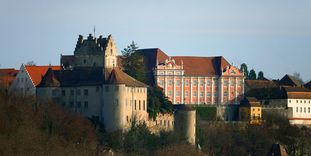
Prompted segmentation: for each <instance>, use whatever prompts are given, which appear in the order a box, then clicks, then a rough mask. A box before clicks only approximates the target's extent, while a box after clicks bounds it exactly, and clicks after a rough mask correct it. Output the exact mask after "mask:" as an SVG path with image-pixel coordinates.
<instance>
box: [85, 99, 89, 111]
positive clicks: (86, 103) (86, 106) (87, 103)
mask: <svg viewBox="0 0 311 156" xmlns="http://www.w3.org/2000/svg"><path fill="white" fill-rule="evenodd" d="M84 108H85V109H87V108H89V102H87V101H85V102H84Z"/></svg>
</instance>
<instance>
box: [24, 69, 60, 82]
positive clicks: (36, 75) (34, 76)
mask: <svg viewBox="0 0 311 156" xmlns="http://www.w3.org/2000/svg"><path fill="white" fill-rule="evenodd" d="M49 67H51V68H52V69H53V70H60V69H61V67H60V66H25V68H26V71H27V72H28V74H29V76H30V78H31V80H32V82H33V84H34V85H35V86H37V85H38V84H39V83H40V82H41V80H42V77H43V76H44V75H45V73H46V72H47V70H48V69H49Z"/></svg>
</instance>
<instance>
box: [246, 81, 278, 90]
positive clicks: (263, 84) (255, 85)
mask: <svg viewBox="0 0 311 156" xmlns="http://www.w3.org/2000/svg"><path fill="white" fill-rule="evenodd" d="M274 87H278V84H277V83H276V82H274V81H270V80H245V92H248V91H250V90H252V89H259V88H274Z"/></svg>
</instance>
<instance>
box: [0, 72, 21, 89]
mask: <svg viewBox="0 0 311 156" xmlns="http://www.w3.org/2000/svg"><path fill="white" fill-rule="evenodd" d="M17 73H18V70H15V69H14V68H7V69H0V86H2V87H5V88H8V87H9V86H10V85H11V84H12V82H13V80H14V79H15V77H16V74H17Z"/></svg>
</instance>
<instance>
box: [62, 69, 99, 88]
mask: <svg viewBox="0 0 311 156" xmlns="http://www.w3.org/2000/svg"><path fill="white" fill-rule="evenodd" d="M58 78H59V81H60V83H61V86H89V85H100V84H103V83H104V81H105V79H104V74H103V69H102V68H100V67H92V68H83V67H77V68H74V70H62V71H60V72H59V73H58Z"/></svg>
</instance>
